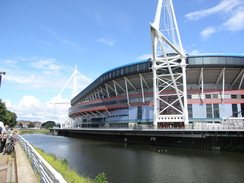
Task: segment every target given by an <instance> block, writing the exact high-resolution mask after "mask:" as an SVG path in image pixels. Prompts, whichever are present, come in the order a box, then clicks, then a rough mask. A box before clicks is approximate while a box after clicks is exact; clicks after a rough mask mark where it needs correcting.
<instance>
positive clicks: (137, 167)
mask: <svg viewBox="0 0 244 183" xmlns="http://www.w3.org/2000/svg"><path fill="white" fill-rule="evenodd" d="M23 137H24V138H25V139H26V140H27V141H28V142H29V143H31V144H32V145H34V146H36V147H38V148H40V149H42V150H44V151H45V153H51V154H55V155H56V156H57V157H58V158H59V159H64V158H66V159H67V160H68V163H69V167H70V169H73V170H75V171H77V173H79V174H80V175H84V176H87V177H91V178H95V177H96V176H97V175H98V174H99V173H101V172H105V174H106V177H107V180H108V181H109V182H110V183H144V182H145V183H162V182H165V183H167V182H187V183H193V182H208V183H209V182H211V183H214V182H216V183H218V182H221V183H225V182H226V183H230V182H231V183H234V182H236V183H237V182H238V183H241V182H244V153H234V152H219V151H204V150H192V149H182V148H169V147H159V146H146V145H132V144H124V143H113V142H105V141H94V140H86V139H78V138H71V137H63V136H52V135H43V134H31V135H23Z"/></svg>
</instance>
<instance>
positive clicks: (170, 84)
mask: <svg viewBox="0 0 244 183" xmlns="http://www.w3.org/2000/svg"><path fill="white" fill-rule="evenodd" d="M150 35H151V43H152V58H150V59H148V60H144V61H140V62H135V63H132V64H128V65H125V66H120V67H117V68H115V69H112V70H109V71H107V72H105V73H104V74H102V75H101V76H100V77H98V78H97V79H96V80H95V81H94V82H92V83H91V84H90V85H89V86H88V87H87V88H85V89H84V90H83V91H81V92H80V93H79V94H78V95H76V96H75V97H74V98H73V99H72V100H71V107H70V108H69V117H70V118H71V119H72V120H73V125H74V127H78V128H98V127H99V128H101V127H102V128H183V127H184V128H186V127H187V128H189V127H190V128H206V127H208V128H209V127H213V128H216V127H217V128H219V127H222V128H223V127H228V128H229V127H234V128H239V127H243V119H244V118H243V117H244V86H243V79H244V55H231V54H199V55H187V54H185V53H184V49H183V47H182V43H181V38H180V34H179V30H178V25H177V22H176V17H175V13H174V9H173V4H172V1H170V0H159V1H158V6H157V10H156V14H155V19H154V22H153V23H150Z"/></svg>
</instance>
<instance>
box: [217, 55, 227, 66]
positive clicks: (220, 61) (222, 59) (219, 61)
mask: <svg viewBox="0 0 244 183" xmlns="http://www.w3.org/2000/svg"><path fill="white" fill-rule="evenodd" d="M218 63H219V64H222V65H225V64H226V61H225V57H219V59H218Z"/></svg>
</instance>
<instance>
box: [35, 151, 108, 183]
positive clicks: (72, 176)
mask: <svg viewBox="0 0 244 183" xmlns="http://www.w3.org/2000/svg"><path fill="white" fill-rule="evenodd" d="M34 148H35V150H36V151H37V152H38V153H39V154H40V155H41V156H42V157H43V158H44V159H45V160H46V161H47V162H48V163H49V164H50V165H51V166H52V167H53V168H54V169H55V170H56V171H58V172H59V173H61V175H62V176H63V178H64V179H65V180H66V181H67V182H69V183H77V182H79V183H108V181H107V178H106V176H105V173H104V172H103V173H100V174H98V176H96V178H95V179H94V180H93V181H92V180H91V179H90V178H87V177H81V176H80V175H78V174H77V173H76V172H75V171H73V170H70V169H69V168H68V161H67V159H66V158H65V159H63V160H58V159H57V157H56V156H55V155H53V154H46V153H44V151H43V150H41V149H39V148H36V147H34Z"/></svg>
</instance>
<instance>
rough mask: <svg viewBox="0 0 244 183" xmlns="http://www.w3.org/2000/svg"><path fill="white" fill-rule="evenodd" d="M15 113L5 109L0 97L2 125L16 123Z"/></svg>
mask: <svg viewBox="0 0 244 183" xmlns="http://www.w3.org/2000/svg"><path fill="white" fill-rule="evenodd" d="M16 119H17V115H16V114H15V113H14V112H11V111H9V110H8V109H7V107H6V105H5V103H4V102H2V99H0V121H2V122H3V123H4V125H8V126H10V127H14V126H15V125H16V123H17V122H16Z"/></svg>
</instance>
